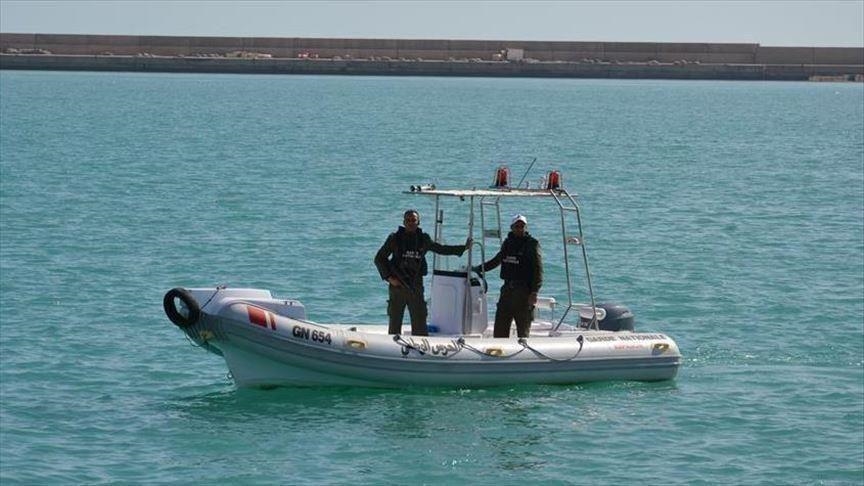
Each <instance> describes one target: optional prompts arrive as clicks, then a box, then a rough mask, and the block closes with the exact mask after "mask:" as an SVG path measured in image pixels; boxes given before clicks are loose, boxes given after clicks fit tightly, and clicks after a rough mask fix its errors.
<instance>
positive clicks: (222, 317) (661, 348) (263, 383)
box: [163, 169, 681, 387]
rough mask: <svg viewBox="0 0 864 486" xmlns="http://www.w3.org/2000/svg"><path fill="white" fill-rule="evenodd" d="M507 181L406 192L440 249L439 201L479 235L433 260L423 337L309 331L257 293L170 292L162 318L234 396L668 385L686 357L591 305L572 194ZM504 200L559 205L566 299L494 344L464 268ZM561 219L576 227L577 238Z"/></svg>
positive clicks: (354, 327)
mask: <svg viewBox="0 0 864 486" xmlns="http://www.w3.org/2000/svg"><path fill="white" fill-rule="evenodd" d="M502 170H503V171H504V172H502ZM508 178H509V172H506V169H499V170H498V172H497V173H496V177H495V183H494V184H493V187H491V188H488V189H466V190H439V189H436V188H435V187H434V186H412V187H411V190H410V191H406V194H411V195H420V196H428V197H432V198H434V202H435V215H436V217H435V239H436V241H437V240H440V235H441V234H442V227H443V219H444V218H443V211H442V210H441V209H440V203H441V201H442V199H453V198H455V199H457V200H459V201H463V202H464V201H467V202H468V203H469V204H470V216H469V219H468V235H469V236H471V237H473V236H474V231H475V227H474V226H475V222H476V221H475V220H479V223H480V226H481V228H480V233H479V235H480V238H478V239H477V241H475V242H474V244H473V245H471V248H469V249H468V251H467V252H466V253H467V259H468V264H467V265H465V266H463V267H462V269H461V270H459V269H457V270H446V269H440V268H438V267H439V266H440V265H439V262H438V257H437V255H436V256H435V257H434V258H435V259H434V262H433V266H432V268H433V272H432V277H431V278H432V285H431V290H432V291H431V302H430V311H431V312H430V315H429V324H428V327H429V336H422V337H421V336H412V335H411V332H410V326H409V325H406V326H404V327H403V332H402V333H401V334H397V335H388V334H387V325H386V323H383V322H382V323H381V324H323V323H317V322H313V321H310V320H309V319H307V317H306V309H305V307H304V306H303V304H302V303H301V302H299V301H298V300H293V299H282V298H276V297H274V296H273V295H272V294H271V292H270V291H269V290H262V289H248V288H227V287H224V286H220V287H214V288H189V289H186V288H179V287H178V288H174V289H171V290H170V291H169V292H168V293H167V294H165V297H164V299H163V305H164V308H165V312H166V314H167V316H168V318H169V319H170V320H171V321H172V322H173V323H174V324H175V325H177V326H178V327H179V328H180V329H182V330H183V332H185V334H186V335H187V336H188V337H189V338H190V339H191V340H192V341H193V342H194V343H195V344H197V345H198V346H200V347H202V348H204V349H205V350H207V351H210V352H213V353H215V354H217V355H219V356H222V357H223V358H224V359H225V361H226V363H227V365H228V369H229V370H230V373H231V376H232V377H233V379H234V381H235V383H236V384H237V385H238V386H240V387H269V386H320V385H324V386H327V385H338V386H372V387H400V386H448V387H483V386H496V385H513V384H529V383H535V384H570V383H580V382H590V381H606V380H639V381H659V380H669V379H672V378H674V377H675V375H676V374H677V372H678V368H679V367H680V365H681V353H680V352H679V349H678V346H677V345H676V344H675V342H674V341H673V340H672V339H671V338H670V337H669V336H666V335H665V334H663V333H659V332H635V331H634V317H633V314H632V313H631V312H630V311H629V310H628V309H627V308H626V307H624V306H622V305H618V304H602V303H595V300H594V293H593V287H592V284H591V273H590V270H589V268H588V257H587V250H586V248H585V244H584V239H583V234H582V222H581V215H580V209H579V206H578V204H577V202H576V198H575V196H574V195H571V194H570V193H568V192H567V191H566V190H565V189H563V188H562V187H561V186H560V175H559V174H558V173H557V172H550V173H549V174H548V175H547V177H546V178H545V180H544V181H543V184H542V185H541V186H540V187H539V188H537V189H530V188H525V187H517V188H511V187H509V185H508V184H507V179H508ZM508 198H543V199H546V200H551V201H554V203H555V206H557V213H558V214H559V215H560V219H561V233H562V247H563V252H562V253H563V257H564V268H565V274H566V275H565V277H566V283H567V287H566V288H567V293H568V295H567V302H566V304H564V303H562V304H561V305H560V306H559V305H558V302H557V300H556V299H554V298H552V297H541V298H540V299H538V304H537V306H536V308H535V319H534V321H533V322H532V325H531V331H530V334H529V337H527V338H516V337H515V334H516V333H515V332H511V337H510V338H493V337H492V325H491V323H490V320H489V312H488V302H487V300H488V299H487V285H486V278H485V277H486V276H485V275H484V274H482V273H477V272H473V271H470V270H467V269H471V268H472V259H473V258H472V253H476V252H477V249H479V253H480V256H481V259H480V261H486V260H485V257H486V251H485V249H486V246H487V243H489V242H490V240H491V243H496V245H494V246H492V248H494V249H495V251H497V248H498V246H497V245H500V241H501V240H502V232H501V228H500V221H501V214H500V202H501V201H502V200H506V199H508ZM475 206H476V207H477V208H479V213H480V214H479V217H477V215H476V213H475ZM568 220H571V223H575V227H574V226H573V225H572V224H571V225H570V226H571V227H574V233H572V234H571V233H570V227H568V224H567V221H568ZM489 221H491V224H487V223H488V222H489ZM491 243H490V244H491ZM569 247H577V248H579V251H575V252H571V251H569V250H568V248H569ZM574 253H575V254H576V255H578V256H579V257H581V258H579V260H581V266H582V267H583V269H584V274H583V277H584V279H585V281H586V283H587V296H588V300H589V301H590V302H586V303H577V302H574V299H573V293H574V291H573V282H572V280H573V279H572V278H571V270H573V268H574V267H576V265H575V264H571V262H570V260H571V258H572V257H573V256H572V254H574ZM573 259H575V258H573ZM427 297H428V296H427ZM555 311H559V312H560V313H561V316H560V317H559V318H556V317H555V315H554V313H555ZM544 313H546V314H548V315H546V316H544Z"/></svg>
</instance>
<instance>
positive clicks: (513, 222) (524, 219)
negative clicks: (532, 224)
mask: <svg viewBox="0 0 864 486" xmlns="http://www.w3.org/2000/svg"><path fill="white" fill-rule="evenodd" d="M517 221H522V222H523V223H525V224H526V225H527V224H528V218H526V217H525V216H522V215H521V214H517V215H515V216H513V220H512V221H510V226H513V225H514V224H516V222H517Z"/></svg>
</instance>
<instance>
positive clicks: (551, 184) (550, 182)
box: [546, 170, 561, 190]
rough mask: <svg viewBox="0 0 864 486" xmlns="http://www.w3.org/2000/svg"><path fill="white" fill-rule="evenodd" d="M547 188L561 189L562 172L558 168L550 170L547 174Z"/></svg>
mask: <svg viewBox="0 0 864 486" xmlns="http://www.w3.org/2000/svg"><path fill="white" fill-rule="evenodd" d="M546 189H550V190H551V189H561V173H560V172H558V171H557V170H552V171H549V174H547V175H546Z"/></svg>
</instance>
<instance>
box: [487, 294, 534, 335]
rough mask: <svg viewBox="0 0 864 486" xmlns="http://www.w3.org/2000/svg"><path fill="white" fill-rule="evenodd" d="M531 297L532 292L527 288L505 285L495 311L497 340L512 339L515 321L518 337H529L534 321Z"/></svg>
mask: <svg viewBox="0 0 864 486" xmlns="http://www.w3.org/2000/svg"><path fill="white" fill-rule="evenodd" d="M530 296H531V290H530V289H529V288H528V287H527V286H525V285H514V284H510V283H506V282H505V283H504V286H503V287H501V297H499V298H498V308H497V309H496V311H495V328H494V336H495V337H496V338H506V337H510V323H512V322H513V321H514V320H515V321H516V333H517V334H518V336H519V337H526V338H527V337H528V333H529V332H531V321H532V320H533V319H534V306H533V305H531V304H530V303H529V302H528V299H529V297H530Z"/></svg>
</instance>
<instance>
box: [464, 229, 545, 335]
mask: <svg viewBox="0 0 864 486" xmlns="http://www.w3.org/2000/svg"><path fill="white" fill-rule="evenodd" d="M527 225H528V219H527V218H525V216H522V215H521V214H517V215H516V216H513V221H512V223H511V224H510V234H508V235H507V239H505V240H504V243H503V244H502V245H501V251H499V252H498V254H497V255H495V256H494V257H492V259H491V260H489V261H488V262H486V263H484V264H482V265H478V266H476V267H474V270H475V271H478V272H479V271H480V270H481V269H482V270H483V271H487V270H492V269H493V268H495V267H497V266H498V265H501V280H503V281H504V285H503V286H502V287H501V296H500V297H499V298H498V309H497V310H496V311H495V337H496V338H499V337H503V338H506V337H510V323H511V322H513V320H514V319H515V320H516V332H517V334H518V335H519V337H520V338H527V337H528V333H529V332H530V331H531V321H532V320H533V318H534V316H533V314H534V305H535V304H537V292H539V291H540V286H541V285H542V284H543V259H542V256H541V255H540V242H538V241H537V240H536V239H534V237H532V236H531V235H530V234H528V232H527V231H526V227H527Z"/></svg>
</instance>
